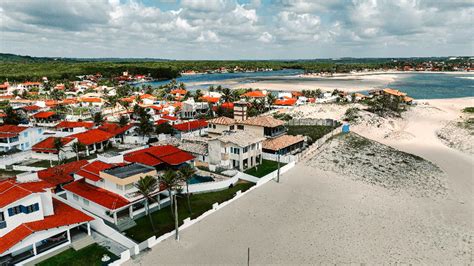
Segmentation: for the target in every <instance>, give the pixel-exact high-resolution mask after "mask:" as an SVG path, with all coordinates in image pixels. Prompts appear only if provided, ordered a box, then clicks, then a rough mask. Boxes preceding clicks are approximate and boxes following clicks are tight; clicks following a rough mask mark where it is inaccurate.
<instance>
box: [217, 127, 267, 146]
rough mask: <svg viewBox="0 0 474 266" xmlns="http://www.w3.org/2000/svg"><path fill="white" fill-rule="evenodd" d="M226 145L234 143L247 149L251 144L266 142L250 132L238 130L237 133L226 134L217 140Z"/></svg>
mask: <svg viewBox="0 0 474 266" xmlns="http://www.w3.org/2000/svg"><path fill="white" fill-rule="evenodd" d="M217 139H218V140H220V141H222V142H226V143H233V144H236V145H238V146H240V147H247V146H249V145H251V144H254V143H258V142H261V141H264V140H265V138H264V137H259V136H257V135H255V134H254V133H253V132H250V131H242V130H238V131H237V132H231V133H226V134H224V135H222V136H220V137H218V138H217Z"/></svg>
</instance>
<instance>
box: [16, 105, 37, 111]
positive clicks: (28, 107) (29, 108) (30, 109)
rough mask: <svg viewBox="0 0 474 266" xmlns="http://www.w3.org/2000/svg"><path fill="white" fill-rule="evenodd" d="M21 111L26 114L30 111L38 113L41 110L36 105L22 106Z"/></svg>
mask: <svg viewBox="0 0 474 266" xmlns="http://www.w3.org/2000/svg"><path fill="white" fill-rule="evenodd" d="M21 109H23V110H25V111H27V112H31V111H38V110H39V109H41V108H40V107H39V106H38V105H27V106H23V107H22V108H21Z"/></svg>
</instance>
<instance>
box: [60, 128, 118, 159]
mask: <svg viewBox="0 0 474 266" xmlns="http://www.w3.org/2000/svg"><path fill="white" fill-rule="evenodd" d="M68 137H70V138H76V139H77V141H79V142H80V143H82V144H84V145H85V146H86V155H87V156H89V155H90V154H92V153H95V152H97V151H103V150H104V148H105V147H106V146H107V145H108V144H109V143H110V141H111V140H112V141H113V138H114V137H115V135H114V134H111V133H108V132H105V131H103V130H100V129H91V130H88V131H85V132H81V133H77V134H72V135H69V136H68Z"/></svg>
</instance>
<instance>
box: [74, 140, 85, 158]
mask: <svg viewBox="0 0 474 266" xmlns="http://www.w3.org/2000/svg"><path fill="white" fill-rule="evenodd" d="M84 150H86V145H84V144H82V143H81V142H79V141H76V142H74V143H73V144H72V151H73V152H74V153H76V161H79V153H80V152H81V151H84Z"/></svg>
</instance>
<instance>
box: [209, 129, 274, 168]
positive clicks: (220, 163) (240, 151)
mask: <svg viewBox="0 0 474 266" xmlns="http://www.w3.org/2000/svg"><path fill="white" fill-rule="evenodd" d="M264 140H265V138H264V137H263V136H258V135H257V134H255V133H253V132H251V131H240V130H239V131H237V132H226V133H224V134H223V135H222V136H219V137H216V138H214V139H211V140H209V142H208V143H209V146H208V149H209V168H210V169H211V170H213V169H212V168H216V167H221V168H224V169H233V168H235V169H238V170H240V171H244V170H247V169H249V168H252V167H254V166H256V165H259V164H261V163H262V147H263V144H262V142H263V141H264Z"/></svg>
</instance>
